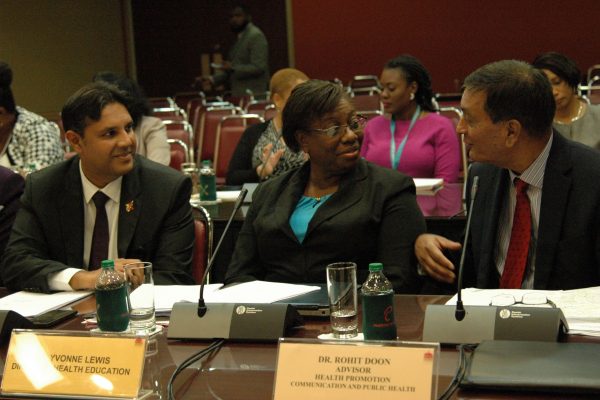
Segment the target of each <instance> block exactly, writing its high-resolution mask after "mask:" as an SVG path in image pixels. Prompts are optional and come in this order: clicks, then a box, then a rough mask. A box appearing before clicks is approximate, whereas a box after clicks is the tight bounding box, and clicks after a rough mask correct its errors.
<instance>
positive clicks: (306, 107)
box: [282, 79, 349, 152]
mask: <svg viewBox="0 0 600 400" xmlns="http://www.w3.org/2000/svg"><path fill="white" fill-rule="evenodd" d="M342 99H348V95H347V94H346V92H345V91H344V89H343V87H342V86H340V85H339V84H337V83H332V82H327V81H321V80H317V79H311V80H309V81H306V82H304V83H301V84H299V85H298V86H296V87H295V88H294V90H292V94H291V95H290V97H289V99H288V101H287V103H286V105H285V107H284V109H283V114H282V118H283V128H282V135H283V140H285V144H286V145H287V146H288V147H289V148H290V150H292V151H294V152H298V151H300V144H299V143H298V141H297V140H296V132H299V131H305V132H307V131H309V130H310V126H311V124H312V123H313V122H315V121H317V120H319V119H321V118H323V117H324V116H325V115H327V114H331V113H333V112H334V111H335V110H336V108H337V107H338V105H339V104H340V101H341V100H342ZM348 101H349V100H348Z"/></svg>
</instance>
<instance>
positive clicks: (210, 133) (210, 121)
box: [195, 105, 239, 165]
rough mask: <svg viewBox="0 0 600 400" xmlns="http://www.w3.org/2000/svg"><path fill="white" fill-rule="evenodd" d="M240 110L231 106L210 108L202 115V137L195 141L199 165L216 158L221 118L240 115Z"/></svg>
mask: <svg viewBox="0 0 600 400" xmlns="http://www.w3.org/2000/svg"><path fill="white" fill-rule="evenodd" d="M238 110H239V108H236V107H234V106H231V105H225V106H210V107H207V108H206V110H205V111H204V112H203V113H202V117H201V119H200V135H199V137H198V138H197V139H196V140H195V141H197V142H198V150H197V154H198V165H200V164H201V163H202V160H212V159H213V157H214V151H215V140H216V136H217V127H218V126H219V122H221V118H223V117H225V116H227V115H235V114H238V113H239V112H238ZM197 133H198V132H197V131H196V134H197Z"/></svg>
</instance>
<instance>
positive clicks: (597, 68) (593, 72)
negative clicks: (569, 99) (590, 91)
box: [587, 64, 600, 84]
mask: <svg viewBox="0 0 600 400" xmlns="http://www.w3.org/2000/svg"><path fill="white" fill-rule="evenodd" d="M595 76H599V77H600V64H595V65H592V66H591V67H589V68H588V71H587V81H588V84H589V82H590V81H591V80H592V78H593V77H595Z"/></svg>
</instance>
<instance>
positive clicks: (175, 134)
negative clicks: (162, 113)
mask: <svg viewBox="0 0 600 400" xmlns="http://www.w3.org/2000/svg"><path fill="white" fill-rule="evenodd" d="M163 124H165V127H166V128H167V138H168V139H179V140H181V141H183V142H184V143H185V145H186V146H187V149H188V156H187V158H188V159H189V160H193V159H194V152H193V149H192V144H193V143H194V137H193V131H192V126H191V125H190V123H189V122H187V121H171V120H164V121H163Z"/></svg>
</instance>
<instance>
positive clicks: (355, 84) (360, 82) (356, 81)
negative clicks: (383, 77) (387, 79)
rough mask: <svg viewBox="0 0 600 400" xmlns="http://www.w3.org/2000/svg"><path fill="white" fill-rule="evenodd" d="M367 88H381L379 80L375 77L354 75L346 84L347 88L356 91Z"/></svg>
mask: <svg viewBox="0 0 600 400" xmlns="http://www.w3.org/2000/svg"><path fill="white" fill-rule="evenodd" d="M367 87H377V88H379V87H381V85H380V83H379V79H378V78H377V76H376V75H354V77H353V78H352V79H351V80H350V83H348V88H350V89H358V88H367Z"/></svg>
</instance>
